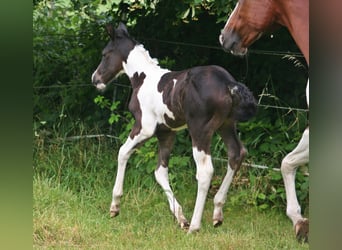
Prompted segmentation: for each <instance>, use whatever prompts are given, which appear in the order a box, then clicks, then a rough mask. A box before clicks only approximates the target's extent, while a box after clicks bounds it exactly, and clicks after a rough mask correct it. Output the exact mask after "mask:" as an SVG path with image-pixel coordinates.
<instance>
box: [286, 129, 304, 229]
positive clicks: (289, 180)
mask: <svg viewBox="0 0 342 250" xmlns="http://www.w3.org/2000/svg"><path fill="white" fill-rule="evenodd" d="M308 162H309V128H306V129H305V131H304V133H303V135H302V138H301V140H300V141H299V143H298V145H297V147H296V148H295V149H294V150H293V151H292V152H290V153H289V154H288V155H286V156H285V158H284V159H283V161H282V163H281V173H282V175H283V179H284V184H285V191H286V200H287V206H286V214H287V215H288V217H289V218H290V219H291V220H292V223H293V225H296V223H297V222H298V220H301V219H303V217H302V215H301V208H300V206H299V203H298V200H297V195H296V187H295V176H296V170H297V168H298V166H299V165H301V164H305V163H308Z"/></svg>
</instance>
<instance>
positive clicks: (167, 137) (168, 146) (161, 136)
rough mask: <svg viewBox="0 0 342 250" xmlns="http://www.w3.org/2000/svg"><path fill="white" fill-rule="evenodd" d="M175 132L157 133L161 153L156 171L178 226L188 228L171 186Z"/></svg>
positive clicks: (157, 178)
mask: <svg viewBox="0 0 342 250" xmlns="http://www.w3.org/2000/svg"><path fill="white" fill-rule="evenodd" d="M175 135H176V134H175V132H173V131H161V132H159V131H157V132H156V136H157V138H158V141H159V152H158V165H157V169H156V170H155V171H154V175H155V177H156V180H157V182H158V183H159V185H160V186H161V187H162V189H163V190H164V192H165V194H166V197H167V199H168V201H169V205H170V210H171V212H172V213H173V214H174V216H175V217H176V219H177V221H178V224H179V225H180V227H181V228H185V229H186V228H188V227H189V223H188V221H187V220H186V218H185V217H184V215H183V211H182V207H181V206H180V205H179V203H178V201H177V200H176V198H175V196H174V194H173V192H172V190H171V187H170V184H169V176H168V163H169V157H170V153H171V150H172V147H173V144H174V139H175Z"/></svg>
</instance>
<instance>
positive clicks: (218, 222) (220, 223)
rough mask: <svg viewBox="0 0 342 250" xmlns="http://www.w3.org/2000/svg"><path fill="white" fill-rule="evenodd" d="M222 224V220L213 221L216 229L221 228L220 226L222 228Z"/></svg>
mask: <svg viewBox="0 0 342 250" xmlns="http://www.w3.org/2000/svg"><path fill="white" fill-rule="evenodd" d="M222 223H223V221H222V220H214V221H213V225H214V227H219V226H221V225H222Z"/></svg>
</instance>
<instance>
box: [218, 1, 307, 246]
mask: <svg viewBox="0 0 342 250" xmlns="http://www.w3.org/2000/svg"><path fill="white" fill-rule="evenodd" d="M279 25H282V26H285V27H286V28H287V29H288V30H289V32H290V33H291V35H292V37H293V39H294V40H295V42H296V44H297V45H298V47H299V49H300V50H301V52H302V53H303V55H304V57H305V60H306V62H307V64H308V65H309V0H286V1H281V0H259V1H256V0H239V1H238V3H237V4H236V6H235V8H234V10H233V12H232V13H231V15H230V17H229V19H228V21H227V23H226V25H225V26H224V29H223V30H222V32H221V35H220V37H219V40H220V43H221V45H222V47H223V48H224V50H226V51H230V52H231V53H232V54H234V55H245V54H246V53H247V48H248V47H249V46H250V45H251V44H252V43H253V42H255V41H256V40H257V39H258V38H260V36H261V35H262V34H263V33H264V32H265V31H268V30H271V29H273V28H274V27H275V26H279ZM306 98H307V103H308V105H309V80H308V83H307V87H306ZM308 162H309V128H306V130H305V131H304V133H303V135H302V138H301V140H300V142H299V144H298V145H297V147H296V148H295V149H294V150H293V151H292V152H291V153H289V154H288V155H286V157H285V158H284V159H283V161H282V164H281V172H282V175H283V179H284V184H285V189H286V199H287V208H286V213H287V215H288V216H289V218H290V219H291V220H292V223H293V225H294V229H295V233H296V236H297V238H298V239H303V240H304V241H307V240H308V234H309V221H308V219H306V218H303V217H302V215H301V208H300V206H299V203H298V200H297V196H296V189H295V175H296V169H297V167H298V166H299V165H302V164H305V163H308Z"/></svg>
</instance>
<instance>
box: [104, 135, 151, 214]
mask: <svg viewBox="0 0 342 250" xmlns="http://www.w3.org/2000/svg"><path fill="white" fill-rule="evenodd" d="M152 135H153V134H148V133H146V131H145V132H144V131H143V130H142V131H141V133H140V134H138V135H136V136H135V137H134V138H133V139H131V138H130V137H128V138H127V140H126V142H125V143H124V144H123V145H122V146H121V147H120V150H119V154H118V170H117V174H116V180H115V184H114V188H113V199H112V203H111V206H110V215H111V217H114V216H116V215H118V214H119V210H120V198H121V196H122V194H123V184H124V177H125V171H126V165H127V161H128V159H129V157H130V156H131V155H132V153H133V152H134V147H135V146H136V145H137V144H138V143H140V142H142V141H143V140H145V139H148V138H149V137H151V136H152Z"/></svg>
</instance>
